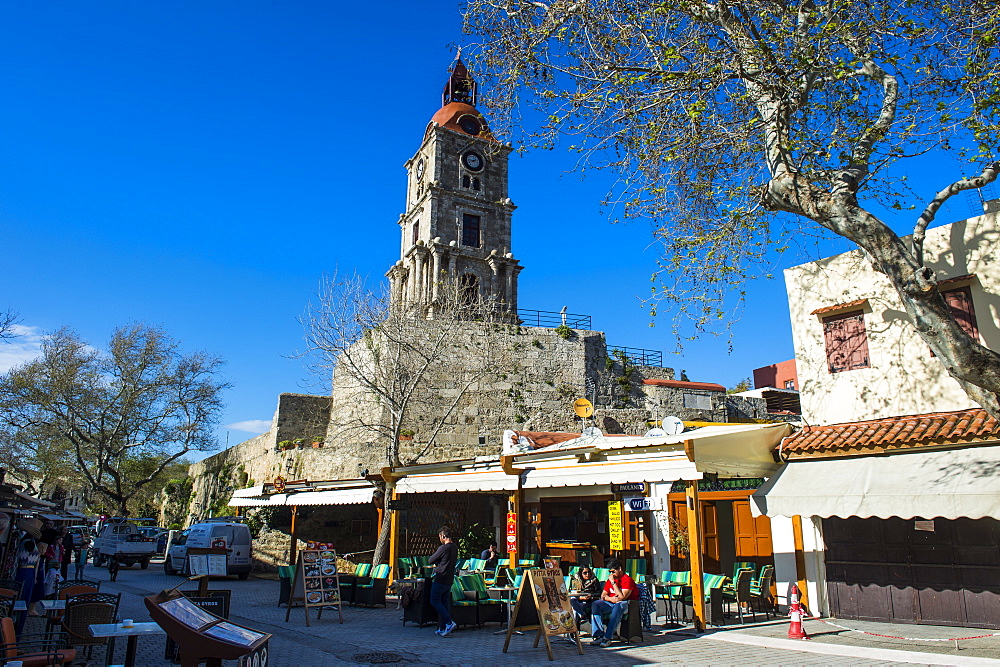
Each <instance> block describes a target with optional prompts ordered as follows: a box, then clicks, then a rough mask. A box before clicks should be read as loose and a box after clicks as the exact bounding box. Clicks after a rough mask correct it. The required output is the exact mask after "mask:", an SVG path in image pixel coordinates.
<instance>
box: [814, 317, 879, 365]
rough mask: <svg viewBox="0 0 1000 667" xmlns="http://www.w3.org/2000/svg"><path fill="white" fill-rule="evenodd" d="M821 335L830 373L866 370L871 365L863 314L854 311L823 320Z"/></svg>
mask: <svg viewBox="0 0 1000 667" xmlns="http://www.w3.org/2000/svg"><path fill="white" fill-rule="evenodd" d="M823 335H824V337H825V338H826V360H827V364H828V367H829V369H830V372H831V373H840V372H842V371H849V370H853V369H855V368H868V367H869V366H870V365H871V363H870V359H869V356H868V333H867V332H866V331H865V315H864V313H863V312H860V311H854V312H850V313H843V314H839V315H832V316H830V317H828V318H825V319H824V320H823Z"/></svg>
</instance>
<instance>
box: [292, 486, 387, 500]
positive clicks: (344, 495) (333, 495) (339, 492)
mask: <svg viewBox="0 0 1000 667" xmlns="http://www.w3.org/2000/svg"><path fill="white" fill-rule="evenodd" d="M374 495H375V487H374V486H371V485H369V486H363V487H354V488H348V489H330V490H328V491H303V492H302V493H289V494H287V495H286V497H285V504H286V505H363V504H368V503H371V501H372V497H374Z"/></svg>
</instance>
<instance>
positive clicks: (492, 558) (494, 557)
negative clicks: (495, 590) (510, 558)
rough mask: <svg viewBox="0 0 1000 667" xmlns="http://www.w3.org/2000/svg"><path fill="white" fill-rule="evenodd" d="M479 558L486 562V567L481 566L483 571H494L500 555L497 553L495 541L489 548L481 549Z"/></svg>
mask: <svg viewBox="0 0 1000 667" xmlns="http://www.w3.org/2000/svg"><path fill="white" fill-rule="evenodd" d="M479 557H480V558H481V559H483V560H484V561H486V565H484V566H483V569H484V570H495V569H496V567H497V563H498V562H499V560H500V554H499V553H497V543H496V542H495V541H494V542H490V546H488V547H487V548H485V549H483V552H482V553H481V554H479Z"/></svg>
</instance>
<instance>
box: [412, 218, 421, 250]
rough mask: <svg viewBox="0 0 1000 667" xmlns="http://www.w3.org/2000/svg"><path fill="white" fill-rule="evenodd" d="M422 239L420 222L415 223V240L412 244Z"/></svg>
mask: <svg viewBox="0 0 1000 667" xmlns="http://www.w3.org/2000/svg"><path fill="white" fill-rule="evenodd" d="M419 239H420V223H419V222H414V223H413V241H412V245H417V241H418V240H419Z"/></svg>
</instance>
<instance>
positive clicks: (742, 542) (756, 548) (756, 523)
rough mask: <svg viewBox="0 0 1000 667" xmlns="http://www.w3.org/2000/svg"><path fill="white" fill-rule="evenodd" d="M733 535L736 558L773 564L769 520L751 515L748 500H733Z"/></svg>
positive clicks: (759, 564) (760, 564) (760, 563)
mask: <svg viewBox="0 0 1000 667" xmlns="http://www.w3.org/2000/svg"><path fill="white" fill-rule="evenodd" d="M733 535H734V537H735V539H736V560H738V561H744V560H749V561H753V562H754V563H756V564H757V566H758V568H759V567H760V566H762V565H774V551H773V547H772V546H771V520H770V519H769V518H768V517H766V516H757V517H755V516H753V514H752V513H751V512H750V501H749V500H734V501H733Z"/></svg>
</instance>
